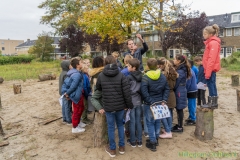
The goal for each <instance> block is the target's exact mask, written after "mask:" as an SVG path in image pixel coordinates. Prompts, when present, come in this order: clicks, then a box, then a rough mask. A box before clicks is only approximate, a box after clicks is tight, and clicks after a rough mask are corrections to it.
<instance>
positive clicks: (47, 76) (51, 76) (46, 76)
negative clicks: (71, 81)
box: [38, 74, 56, 81]
mask: <svg viewBox="0 0 240 160" xmlns="http://www.w3.org/2000/svg"><path fill="white" fill-rule="evenodd" d="M38 78H39V80H40V81H47V80H55V79H56V75H55V74H40V75H38Z"/></svg>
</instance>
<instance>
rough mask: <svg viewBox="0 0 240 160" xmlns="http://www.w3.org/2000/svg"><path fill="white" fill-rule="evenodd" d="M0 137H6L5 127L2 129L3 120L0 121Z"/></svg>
mask: <svg viewBox="0 0 240 160" xmlns="http://www.w3.org/2000/svg"><path fill="white" fill-rule="evenodd" d="M0 135H2V136H4V135H5V133H4V131H3V127H2V123H1V120H0Z"/></svg>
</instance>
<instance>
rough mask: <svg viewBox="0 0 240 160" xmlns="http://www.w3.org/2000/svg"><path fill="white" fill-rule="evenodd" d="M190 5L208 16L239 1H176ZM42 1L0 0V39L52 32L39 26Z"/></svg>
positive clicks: (227, 10) (235, 8) (233, 7)
mask: <svg viewBox="0 0 240 160" xmlns="http://www.w3.org/2000/svg"><path fill="white" fill-rule="evenodd" d="M176 1H177V2H183V3H184V4H191V9H192V10H199V11H201V12H203V11H205V13H206V14H207V15H208V16H210V15H217V14H225V13H231V12H238V11H240V7H239V6H240V0H176ZM41 2H43V0H0V39H8V38H9V39H15V40H24V41H26V40H27V39H28V38H29V39H37V35H38V34H39V33H42V31H53V29H51V28H50V27H49V26H46V25H40V23H39V22H40V18H41V16H42V15H44V12H45V11H44V10H43V9H38V8H37V6H38V5H39V4H40V3H41Z"/></svg>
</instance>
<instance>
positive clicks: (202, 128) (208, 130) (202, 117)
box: [194, 107, 214, 141]
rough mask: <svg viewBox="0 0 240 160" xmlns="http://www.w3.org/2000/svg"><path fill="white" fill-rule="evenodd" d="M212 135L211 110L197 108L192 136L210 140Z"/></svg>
mask: <svg viewBox="0 0 240 160" xmlns="http://www.w3.org/2000/svg"><path fill="white" fill-rule="evenodd" d="M213 133H214V121H213V109H210V108H201V107H198V108H197V120H196V128H195V132H194V135H195V136H196V138H197V139H199V140H201V141H203V140H211V139H212V138H213Z"/></svg>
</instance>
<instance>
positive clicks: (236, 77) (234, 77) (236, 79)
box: [232, 75, 239, 86]
mask: <svg viewBox="0 0 240 160" xmlns="http://www.w3.org/2000/svg"><path fill="white" fill-rule="evenodd" d="M232 86H239V75H232Z"/></svg>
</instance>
